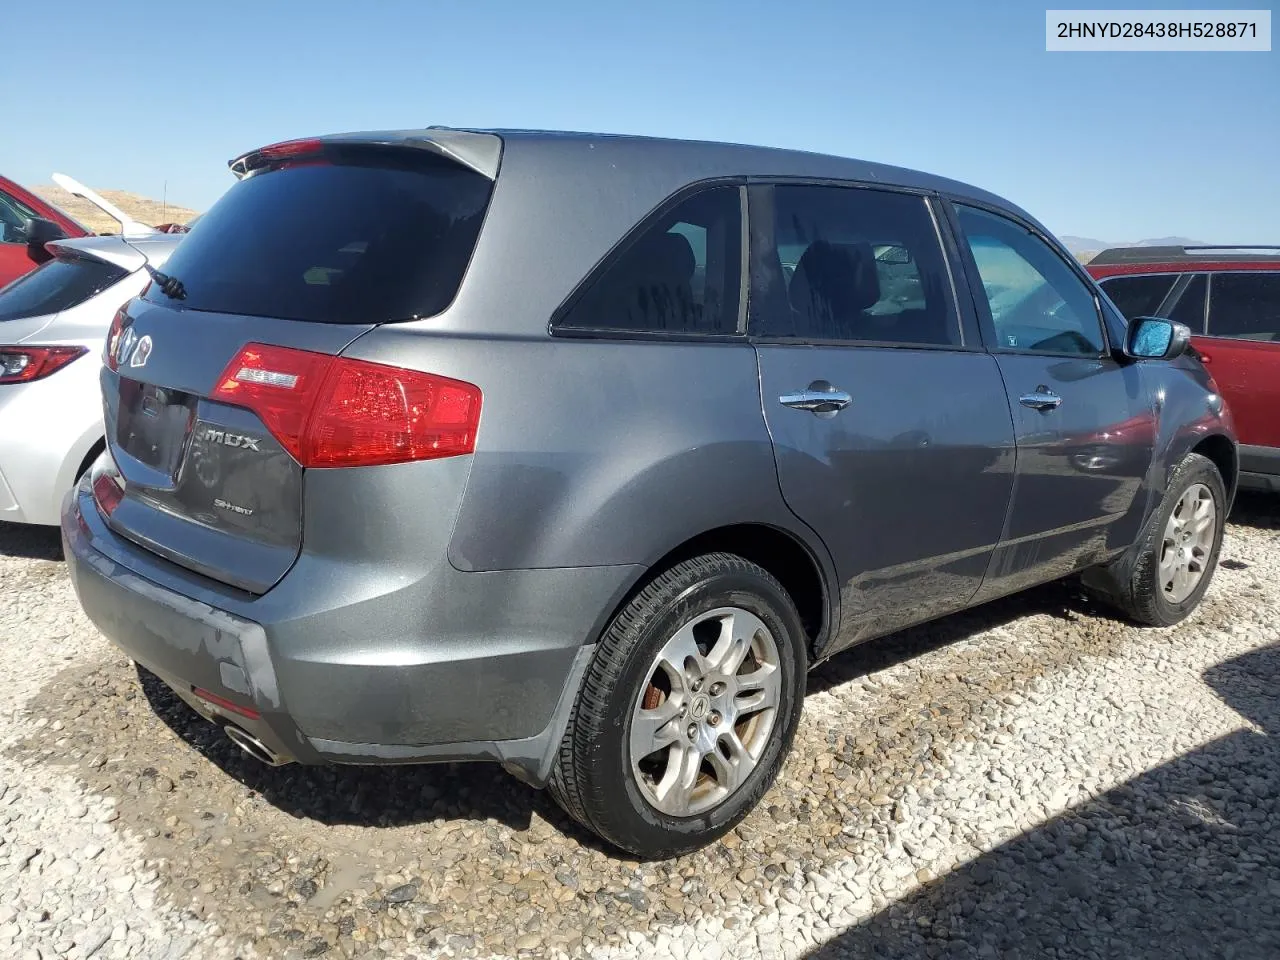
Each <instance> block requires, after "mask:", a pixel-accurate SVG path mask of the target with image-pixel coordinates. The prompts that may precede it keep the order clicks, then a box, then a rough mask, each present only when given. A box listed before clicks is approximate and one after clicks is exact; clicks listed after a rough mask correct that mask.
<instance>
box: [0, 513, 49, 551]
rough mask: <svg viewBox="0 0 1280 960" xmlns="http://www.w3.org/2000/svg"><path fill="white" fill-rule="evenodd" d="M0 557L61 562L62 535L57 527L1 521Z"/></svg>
mask: <svg viewBox="0 0 1280 960" xmlns="http://www.w3.org/2000/svg"><path fill="white" fill-rule="evenodd" d="M0 556H5V557H21V558H24V559H27V560H61V559H62V535H61V533H60V532H59V531H58V528H57V527H33V526H31V525H30V524H28V523H5V522H4V521H3V520H0Z"/></svg>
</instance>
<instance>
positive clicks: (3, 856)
mask: <svg viewBox="0 0 1280 960" xmlns="http://www.w3.org/2000/svg"><path fill="white" fill-rule="evenodd" d="M1232 520H1233V523H1232V525H1231V526H1230V527H1229V528H1228V535H1227V543H1226V546H1225V549H1224V558H1225V564H1224V566H1223V568H1222V569H1220V570H1219V572H1218V575H1217V578H1216V579H1215V581H1214V585H1213V587H1212V589H1211V591H1210V593H1209V596H1208V599H1207V600H1206V603H1205V604H1204V606H1203V607H1202V608H1201V610H1200V611H1199V612H1198V613H1197V614H1196V615H1195V616H1194V617H1193V618H1191V619H1190V620H1189V621H1188V622H1186V623H1184V624H1181V625H1179V626H1178V627H1175V628H1172V629H1169V630H1141V629H1138V628H1135V627H1132V626H1129V625H1127V624H1125V623H1122V622H1120V621H1118V620H1116V619H1113V618H1112V617H1111V616H1110V615H1109V614H1108V613H1106V612H1105V611H1103V610H1100V609H1097V608H1095V607H1094V606H1093V605H1092V604H1091V603H1090V602H1089V601H1087V600H1086V599H1084V598H1083V597H1081V596H1080V594H1079V592H1078V591H1077V590H1075V589H1074V588H1072V587H1070V586H1068V585H1054V586H1050V587H1046V588H1043V589H1040V590H1037V591H1035V592H1033V593H1030V594H1027V595H1024V596H1021V597H1017V598H1012V599H1009V600H1006V601H1001V602H998V603H994V604H991V605H988V606H986V607H983V608H981V609H979V610H975V611H971V612H969V613H967V614H964V615H961V616H958V617H952V618H950V619H947V620H944V621H941V622H939V623H936V624H931V625H928V626H926V627H923V628H919V629H916V630H912V631H908V632H906V633H904V634H899V635H897V636H895V637H891V638H886V639H885V640H883V641H878V642H875V643H872V644H870V645H867V646H865V647H863V648H860V649H858V650H855V651H852V652H850V653H847V654H844V655H842V656H840V657H838V658H836V659H835V660H834V661H832V662H830V663H828V664H826V665H824V666H823V667H821V668H820V669H819V670H818V671H817V672H816V673H815V674H814V675H813V676H812V677H811V680H810V695H809V697H808V700H807V703H806V715H805V719H804V720H803V721H802V724H801V728H800V732H799V735H798V738H797V742H796V748H795V751H794V754H793V756H792V759H791V761H790V762H789V763H788V765H787V767H786V769H785V771H784V773H783V775H782V777H781V778H780V781H779V783H778V785H777V786H776V787H775V788H774V789H773V790H772V791H771V792H770V794H769V795H768V796H767V797H766V799H765V802H764V804H763V805H762V806H761V807H760V808H759V809H758V810H757V811H756V812H755V813H754V814H753V815H752V816H751V817H750V818H748V820H747V821H746V822H745V823H744V824H743V825H742V826H741V827H739V828H738V829H737V830H736V831H735V832H734V833H732V834H730V835H729V836H728V837H726V838H725V839H724V840H723V841H722V842H720V843H718V844H716V845H715V846H714V847H712V848H711V849H709V850H706V851H703V852H701V853H698V854H695V855H692V856H689V857H686V858H683V859H681V860H678V861H675V862H670V863H641V862H637V861H633V860H629V859H625V858H621V857H618V856H617V855H615V854H613V853H612V852H611V851H608V850H605V849H602V848H601V847H599V846H598V845H597V844H596V843H595V841H594V840H592V839H591V838H590V837H588V836H587V835H585V834H584V833H582V832H581V831H580V830H578V829H577V828H575V827H574V826H573V825H572V824H571V823H570V822H569V821H568V820H567V818H565V817H564V816H563V815H562V814H560V812H559V811H558V810H557V808H556V807H555V806H554V804H553V803H552V802H551V801H550V799H549V798H548V797H546V796H545V795H542V794H539V793H537V792H535V791H532V790H529V789H527V788H526V787H523V786H522V785H520V784H519V783H517V782H516V781H514V780H512V779H511V778H509V777H507V776H505V775H504V774H502V773H501V772H500V771H498V770H497V769H496V768H490V767H487V766H478V765H477V766H465V765H459V766H448V767H419V768H399V769H338V768H331V769H324V768H303V767H286V768H281V769H269V768H265V767H262V766H259V765H257V764H255V763H254V762H253V761H251V760H249V759H247V758H245V757H243V756H242V755H241V754H240V753H239V752H238V751H237V750H235V748H233V747H232V746H231V745H230V744H229V743H227V742H226V741H225V740H223V739H222V738H221V737H220V736H216V735H215V732H214V729H213V728H212V727H211V726H210V725H208V724H206V723H204V722H202V721H200V720H199V719H198V718H196V717H195V715H194V714H192V713H191V712H190V711H188V710H187V709H186V708H185V707H184V706H183V705H181V704H180V703H179V702H178V701H176V700H175V699H174V698H173V697H172V696H171V695H169V694H168V693H167V692H166V691H165V690H164V688H162V687H161V686H160V685H158V684H157V683H155V682H154V681H152V680H150V678H147V677H143V678H141V680H140V678H139V677H138V676H137V674H136V673H135V672H134V670H133V668H132V666H131V665H130V664H129V663H128V662H127V661H125V660H124V659H123V658H122V657H120V656H118V655H117V654H116V653H115V652H114V650H113V648H111V647H110V646H109V645H108V644H107V643H106V642H105V641H104V640H102V639H101V638H100V637H99V636H98V635H97V634H96V632H95V631H94V630H93V628H92V627H91V626H90V625H89V624H88V622H87V621H86V620H85V619H84V618H83V616H82V615H81V614H80V613H79V609H78V607H77V605H76V603H75V598H74V596H73V594H72V591H71V587H70V584H69V582H68V580H67V577H66V574H65V572H64V570H63V567H62V564H61V563H60V560H59V552H58V547H57V542H56V537H54V536H52V535H46V534H43V533H41V532H32V531H29V530H26V529H23V528H15V527H5V526H3V525H0V584H2V589H0V651H2V653H3V656H0V892H2V893H0V957H15V958H19V957H20V958H28V957H29V958H37V957H39V958H50V957H62V956H70V957H83V958H87V957H91V956H92V957H108V958H126V957H142V958H168V957H182V956H191V957H212V958H231V957H244V958H250V957H289V958H292V957H317V956H326V957H355V958H363V957H370V958H382V957H388V958H389V957H418V958H433V957H442V956H455V957H471V956H477V957H490V956H499V957H513V958H515V957H543V956H547V957H568V956H575V957H576V956H583V955H585V956H592V957H599V958H609V960H614V958H617V960H622V958H633V957H634V958H641V957H644V958H649V957H665V956H674V957H688V958H699V957H701V958H708V960H713V958H718V957H735V958H736V957H756V956H758V957H764V958H770V960H774V958H792V957H808V956H813V957H819V958H823V960H828V958H838V957H872V956H875V957H921V956H924V957H971V956H974V957H1005V956H1018V957H1143V956H1161V957H1192V956H1195V957H1200V956H1224V957H1227V956H1230V957H1275V956H1278V955H1280V915H1278V914H1280V800H1278V799H1277V796H1278V789H1277V788H1278V787H1280V749H1277V746H1276V744H1277V742H1278V741H1277V735H1280V709H1278V708H1277V700H1276V698H1275V696H1274V693H1273V691H1274V690H1275V689H1276V682H1277V680H1280V643H1278V641H1280V626H1278V625H1277V619H1276V615H1277V612H1280V579H1278V578H1277V573H1280V500H1273V499H1266V498H1248V499H1245V500H1243V501H1242V503H1241V505H1240V507H1239V508H1238V509H1237V511H1236V514H1235V515H1234V516H1233V518H1232Z"/></svg>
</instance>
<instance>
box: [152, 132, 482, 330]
mask: <svg viewBox="0 0 1280 960" xmlns="http://www.w3.org/2000/svg"><path fill="white" fill-rule="evenodd" d="M492 187H493V183H492V181H490V180H488V179H487V178H486V177H483V176H481V175H480V174H478V173H475V172H474V171H472V170H470V169H468V168H466V167H463V166H460V165H459V164H457V163H455V162H453V161H451V160H446V159H443V158H440V157H437V156H435V155H434V154H429V153H427V152H425V151H419V150H412V149H404V148H400V149H380V150H379V149H369V148H365V149H359V150H353V149H352V148H346V149H344V150H342V151H340V152H339V151H336V150H334V149H332V148H331V149H330V150H329V152H327V153H326V154H325V157H324V160H323V162H309V161H308V162H299V163H295V164H286V165H283V166H277V167H275V168H267V169H265V170H262V171H260V172H256V173H252V174H250V175H249V176H247V177H246V178H245V179H243V180H241V181H240V182H239V183H237V184H236V185H235V186H234V187H232V188H231V189H230V190H228V191H227V193H226V194H225V195H224V196H223V197H222V199H220V200H219V201H218V202H217V203H216V204H214V206H213V207H212V208H211V209H210V210H209V211H208V212H207V213H206V214H204V216H203V217H201V219H200V229H199V230H194V231H192V232H191V233H190V234H189V235H188V236H187V237H186V238H184V239H183V241H182V243H181V244H180V245H179V246H178V248H177V249H176V250H175V251H174V253H173V256H172V257H170V258H169V261H168V263H167V264H166V265H165V268H164V269H165V272H166V273H168V274H169V275H171V276H173V277H176V278H177V279H179V280H181V281H182V284H183V286H184V287H185V288H186V294H187V295H186V298H185V300H184V301H183V302H182V306H183V307H184V308H186V309H189V310H209V311H215V312H219V313H237V314H245V315H248V316H261V317H280V318H283V319H287V320H308V321H313V322H320V323H382V322H386V321H393V320H408V319H413V318H416V317H428V316H432V315H434V314H437V313H439V312H440V311H442V310H444V309H445V307H447V306H448V305H449V304H450V302H452V300H453V298H454V295H455V294H456V293H457V291H458V286H459V285H460V284H461V282H462V276H463V274H464V273H465V271H466V268H467V263H468V261H469V260H470V259H471V252H472V250H473V249H474V247H475V244H476V238H477V236H478V235H479V233H480V225H481V221H482V220H483V219H484V213H485V210H486V208H487V206H488V203H489V195H490V193H491V191H492ZM146 297H147V299H148V300H153V301H155V302H160V303H163V302H166V298H165V295H164V294H163V293H162V292H161V291H160V290H159V289H157V288H156V287H155V286H153V287H152V288H151V289H150V291H149V292H148V293H147V295H146Z"/></svg>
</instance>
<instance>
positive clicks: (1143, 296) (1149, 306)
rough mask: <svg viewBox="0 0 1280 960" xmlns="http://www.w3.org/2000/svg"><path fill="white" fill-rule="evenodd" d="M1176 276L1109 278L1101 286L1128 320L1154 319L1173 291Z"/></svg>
mask: <svg viewBox="0 0 1280 960" xmlns="http://www.w3.org/2000/svg"><path fill="white" fill-rule="evenodd" d="M1175 280H1177V277H1176V276H1173V275H1170V274H1164V275H1160V276H1145V277H1108V278H1107V279H1105V280H1103V281H1102V282H1101V283H1100V284H1099V285H1100V286H1101V287H1102V289H1103V290H1104V291H1106V294H1107V296H1108V297H1110V298H1111V302H1112V303H1114V304H1115V305H1116V306H1117V307H1119V308H1120V312H1121V313H1123V314H1124V316H1125V319H1126V320H1132V319H1133V318H1134V317H1154V316H1155V315H1156V311H1157V310H1158V309H1159V308H1160V304H1162V303H1163V302H1164V298H1165V297H1166V296H1168V295H1169V291H1170V290H1171V289H1173V283H1174V281H1175Z"/></svg>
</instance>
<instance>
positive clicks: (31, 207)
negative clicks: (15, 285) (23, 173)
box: [0, 177, 91, 287]
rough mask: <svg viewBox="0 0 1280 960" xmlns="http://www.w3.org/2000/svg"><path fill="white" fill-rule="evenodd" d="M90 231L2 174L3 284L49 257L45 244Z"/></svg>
mask: <svg viewBox="0 0 1280 960" xmlns="http://www.w3.org/2000/svg"><path fill="white" fill-rule="evenodd" d="M90 232H91V231H89V230H87V229H85V228H84V227H83V226H81V225H80V224H78V223H76V222H75V221H74V220H72V219H71V218H70V217H68V216H67V215H66V214H65V213H63V212H62V211H61V210H59V209H58V208H57V207H54V206H50V205H49V204H47V203H45V202H44V201H43V200H41V199H40V198H39V197H37V196H36V195H35V194H34V193H32V192H31V191H30V190H24V189H23V188H22V187H20V186H18V185H17V184H16V183H14V182H13V181H12V180H8V179H6V178H4V177H0V287H3V286H5V285H6V284H8V283H9V282H10V281H12V280H16V279H17V278H18V277H20V276H22V275H23V274H24V273H26V272H27V271H29V270H34V269H35V268H36V267H38V266H39V265H40V264H42V263H44V262H45V261H46V260H48V259H49V254H48V253H46V252H45V249H44V245H45V244H46V243H48V242H49V241H50V240H62V239H64V238H66V237H87V236H89V234H90Z"/></svg>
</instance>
